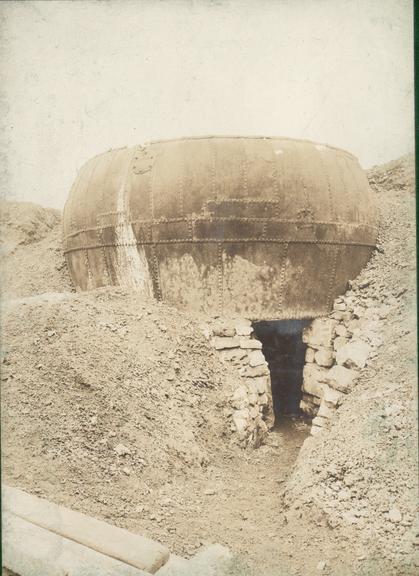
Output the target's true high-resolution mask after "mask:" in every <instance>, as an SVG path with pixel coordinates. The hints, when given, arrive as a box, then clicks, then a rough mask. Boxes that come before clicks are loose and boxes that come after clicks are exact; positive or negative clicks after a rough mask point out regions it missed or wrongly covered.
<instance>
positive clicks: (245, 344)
mask: <svg viewBox="0 0 419 576" xmlns="http://www.w3.org/2000/svg"><path fill="white" fill-rule="evenodd" d="M240 348H244V349H245V350H249V349H250V350H261V349H262V342H260V340H256V338H241V339H240Z"/></svg>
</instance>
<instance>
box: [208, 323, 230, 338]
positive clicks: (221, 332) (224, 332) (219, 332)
mask: <svg viewBox="0 0 419 576" xmlns="http://www.w3.org/2000/svg"><path fill="white" fill-rule="evenodd" d="M212 333H213V334H214V336H219V337H222V338H225V337H227V338H231V337H233V336H234V335H235V330H234V328H232V327H231V326H224V325H219V326H214V328H213V329H212Z"/></svg>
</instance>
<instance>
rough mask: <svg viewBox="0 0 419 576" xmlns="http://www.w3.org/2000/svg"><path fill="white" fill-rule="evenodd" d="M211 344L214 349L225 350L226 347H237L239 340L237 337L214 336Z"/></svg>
mask: <svg viewBox="0 0 419 576" xmlns="http://www.w3.org/2000/svg"><path fill="white" fill-rule="evenodd" d="M212 345H213V346H214V348H215V349H216V350H226V349H228V348H238V347H239V346H240V340H239V339H238V338H237V337H235V336H234V337H232V338H231V337H228V336H225V337H224V336H216V337H215V338H213V339H212Z"/></svg>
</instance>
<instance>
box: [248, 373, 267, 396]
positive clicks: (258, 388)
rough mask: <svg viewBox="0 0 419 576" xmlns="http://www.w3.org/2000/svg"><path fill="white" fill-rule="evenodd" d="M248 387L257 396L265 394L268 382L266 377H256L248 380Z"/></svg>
mask: <svg viewBox="0 0 419 576" xmlns="http://www.w3.org/2000/svg"><path fill="white" fill-rule="evenodd" d="M249 385H250V386H251V387H252V389H253V390H255V392H256V393H257V394H266V392H268V391H269V388H270V381H269V378H268V377H267V376H258V377H257V378H253V379H252V380H250V382H249Z"/></svg>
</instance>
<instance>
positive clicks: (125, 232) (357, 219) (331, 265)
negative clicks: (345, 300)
mask: <svg viewBox="0 0 419 576" xmlns="http://www.w3.org/2000/svg"><path fill="white" fill-rule="evenodd" d="M376 238H377V221H376V208H375V200H374V196H373V193H372V191H371V189H370V188H369V185H368V182H367V178H366V176H365V174H364V172H363V170H362V169H361V167H360V166H359V164H358V161H357V159H356V158H355V157H353V156H352V155H351V154H349V153H347V152H345V151H342V150H338V149H336V148H332V147H329V146H325V145H319V144H314V143H311V142H307V141H299V140H291V139H284V138H263V137H255V138H244V137H206V138H188V139H181V140H171V141H162V142H152V143H149V144H146V145H144V146H137V147H133V148H123V149H119V150H112V151H110V152H106V153H104V154H101V155H99V156H97V157H95V158H93V159H92V160H90V161H89V162H87V163H86V164H85V165H84V166H83V168H82V169H81V170H80V172H79V174H78V177H77V179H76V181H75V183H74V185H73V187H72V189H71V192H70V195H69V198H68V201H67V203H66V206H65V210H64V251H65V254H66V259H67V263H68V266H69V270H70V274H71V277H72V279H73V282H74V284H75V286H76V287H77V288H78V289H80V290H88V289H92V288H95V287H100V286H106V285H122V286H127V287H130V288H133V289H137V290H144V291H145V292H147V293H150V294H153V295H154V296H155V297H156V298H158V299H162V300H164V301H166V302H168V303H169V304H173V305H175V306H177V307H180V308H187V309H189V310H191V311H199V312H205V313H210V314H240V315H242V316H245V317H248V318H250V319H286V318H313V317H315V316H319V315H323V314H326V313H328V312H329V311H330V309H331V306H332V302H333V299H334V298H335V297H336V296H337V295H338V294H340V293H342V292H343V291H344V290H345V288H346V284H347V282H348V280H350V279H353V278H354V277H355V276H357V274H358V273H359V272H360V270H361V269H362V268H363V267H364V266H365V264H366V263H367V261H368V259H369V258H370V256H371V253H372V250H373V248H374V246H375V242H376Z"/></svg>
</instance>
